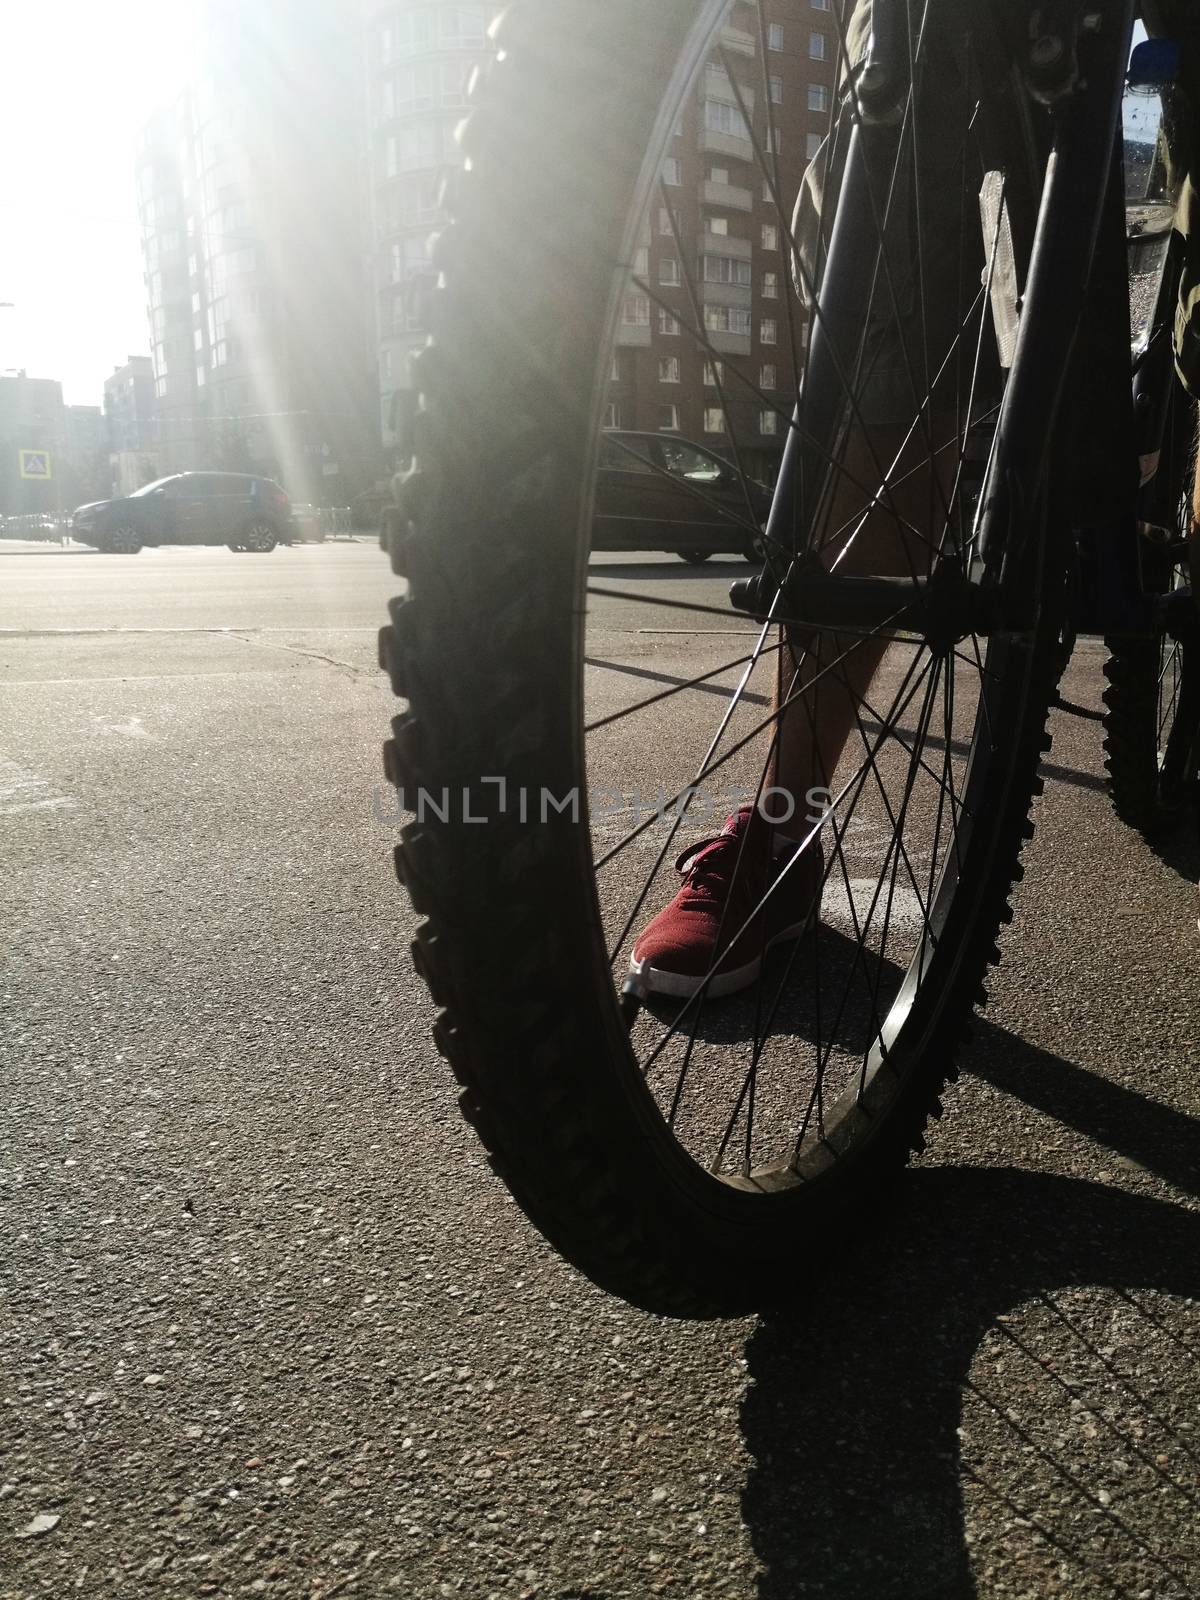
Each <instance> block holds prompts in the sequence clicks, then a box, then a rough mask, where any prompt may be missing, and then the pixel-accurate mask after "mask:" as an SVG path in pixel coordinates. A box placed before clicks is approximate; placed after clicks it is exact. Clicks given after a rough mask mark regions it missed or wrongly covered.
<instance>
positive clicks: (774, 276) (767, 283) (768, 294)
mask: <svg viewBox="0 0 1200 1600" xmlns="http://www.w3.org/2000/svg"><path fill="white" fill-rule="evenodd" d="M762 292H763V299H764V300H778V299H779V274H778V273H777V272H764V273H763V279H762Z"/></svg>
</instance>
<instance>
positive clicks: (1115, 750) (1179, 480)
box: [1104, 380, 1200, 842]
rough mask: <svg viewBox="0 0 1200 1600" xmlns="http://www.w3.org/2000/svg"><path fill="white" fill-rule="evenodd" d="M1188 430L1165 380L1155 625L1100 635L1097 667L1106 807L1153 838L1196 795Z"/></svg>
mask: <svg viewBox="0 0 1200 1600" xmlns="http://www.w3.org/2000/svg"><path fill="white" fill-rule="evenodd" d="M1195 431H1196V406H1195V402H1194V401H1192V400H1191V399H1190V398H1189V397H1188V396H1187V395H1186V394H1185V393H1184V391H1183V389H1182V388H1181V387H1180V386H1179V385H1178V384H1176V383H1174V381H1173V380H1172V394H1171V407H1170V412H1169V415H1168V422H1167V426H1166V428H1165V430H1164V433H1165V437H1164V445H1163V451H1162V457H1161V460H1160V463H1159V467H1158V472H1159V474H1160V475H1161V476H1162V480H1163V482H1164V483H1165V484H1166V485H1167V486H1168V488H1167V491H1166V493H1165V495H1164V497H1163V499H1164V503H1165V511H1166V514H1165V515H1164V516H1163V518H1162V520H1163V521H1164V522H1166V523H1167V524H1168V526H1165V527H1158V526H1153V527H1146V528H1145V529H1144V531H1143V540H1144V545H1143V551H1142V562H1141V572H1142V580H1143V585H1144V588H1145V592H1146V594H1147V596H1150V597H1153V599H1154V600H1155V602H1156V603H1157V604H1156V615H1155V617H1154V619H1153V620H1154V626H1153V627H1151V626H1147V628H1146V629H1145V630H1144V631H1141V632H1126V633H1122V634H1114V635H1111V636H1110V637H1109V638H1108V639H1106V641H1105V642H1106V644H1107V645H1108V648H1109V652H1110V654H1109V659H1108V661H1107V662H1106V664H1105V669H1104V670H1105V676H1106V678H1107V680H1108V682H1107V687H1106V689H1105V694H1104V703H1105V719H1104V724H1105V726H1104V731H1105V740H1104V750H1105V763H1106V766H1107V768H1108V778H1109V785H1110V789H1111V793H1112V801H1113V809H1114V810H1115V811H1116V813H1117V815H1118V816H1119V817H1120V818H1121V820H1122V822H1126V823H1128V824H1129V826H1130V827H1131V828H1136V829H1137V830H1138V832H1139V833H1142V834H1143V835H1144V836H1145V837H1146V838H1147V839H1148V840H1150V841H1151V842H1155V841H1157V840H1160V839H1161V838H1163V837H1164V836H1165V835H1166V834H1168V833H1169V832H1170V831H1171V829H1172V828H1173V827H1175V826H1176V825H1177V824H1178V823H1179V822H1180V821H1181V820H1182V818H1183V817H1184V816H1185V815H1186V810H1187V807H1188V805H1189V804H1190V803H1193V802H1194V801H1195V799H1196V798H1197V783H1198V768H1200V705H1198V704H1197V696H1196V691H1195V689H1194V688H1193V687H1192V684H1193V680H1194V674H1195V671H1196V663H1197V662H1200V637H1198V635H1200V618H1198V616H1197V612H1196V607H1195V603H1194V600H1193V598H1192V594H1191V589H1190V585H1189V582H1188V576H1189V574H1188V563H1187V551H1186V543H1187V539H1188V535H1189V533H1190V530H1191V524H1192V489H1193V484H1194V478H1195V465H1196V445H1195ZM1185 657H1186V660H1187V665H1188V669H1189V671H1188V677H1187V685H1188V689H1187V692H1186V693H1185V677H1184V665H1185ZM1193 658H1195V661H1194V660H1193Z"/></svg>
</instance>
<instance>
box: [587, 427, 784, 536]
mask: <svg viewBox="0 0 1200 1600" xmlns="http://www.w3.org/2000/svg"><path fill="white" fill-rule="evenodd" d="M747 502H749V505H747ZM770 510H771V491H770V489H768V488H767V487H766V485H765V484H762V483H758V482H756V481H755V480H754V479H753V478H743V477H742V475H741V474H740V473H739V472H738V470H737V468H736V467H734V466H732V465H731V464H730V463H729V462H728V461H723V460H722V459H721V457H720V456H718V455H714V454H713V452H712V451H711V450H706V449H705V448H704V447H703V446H702V445H698V444H692V443H691V442H690V440H687V439H680V438H678V437H677V436H676V435H675V434H669V433H626V432H621V431H617V430H608V431H606V432H605V433H604V434H603V435H602V437H601V440H600V462H599V469H598V471H597V473H596V509H595V514H594V518H593V522H592V549H593V550H673V551H675V552H676V554H677V555H680V556H682V557H683V559H684V560H685V561H693V562H699V561H707V560H708V558H709V557H710V556H712V555H716V554H729V553H732V552H736V553H738V554H740V555H744V556H745V558H746V560H747V561H754V562H758V561H761V560H762V542H761V537H760V536H756V535H753V534H751V533H750V531H749V529H748V528H747V526H746V524H747V522H748V521H750V518H751V514H752V515H753V520H754V522H755V524H756V525H757V526H758V528H759V530H760V531H761V530H762V529H763V528H765V526H766V522H767V517H768V515H769V514H770Z"/></svg>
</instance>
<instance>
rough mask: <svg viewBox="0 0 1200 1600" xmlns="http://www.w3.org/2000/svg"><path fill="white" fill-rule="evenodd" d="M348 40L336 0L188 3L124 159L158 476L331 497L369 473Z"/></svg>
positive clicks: (365, 320) (368, 346)
mask: <svg viewBox="0 0 1200 1600" xmlns="http://www.w3.org/2000/svg"><path fill="white" fill-rule="evenodd" d="M363 113H364V103H363V94H362V79H361V71H360V56H359V34H358V30H357V28H356V27H355V25H354V19H353V16H352V15H350V16H348V15H347V13H346V10H345V8H344V7H343V6H341V5H340V4H338V0H260V3H258V4H256V5H255V6H254V7H252V8H250V9H248V10H247V9H245V8H241V7H238V6H236V5H234V4H233V3H231V0H205V3H204V4H203V5H202V6H201V7H200V8H199V10H198V13H197V27H196V38H195V47H194V51H193V67H192V71H191V74H190V79H189V83H188V86H187V89H186V91H185V92H184V93H183V94H182V95H181V96H180V97H179V98H178V99H177V100H176V102H175V103H174V104H173V105H171V106H169V107H167V108H166V109H165V110H164V111H162V112H161V113H160V114H159V115H158V116H157V117H156V118H154V119H153V120H152V121H151V122H150V123H148V124H147V126H146V128H145V129H144V131H143V134H142V139H141V143H140V147H139V152H138V196H139V205H140V209H141V220H142V230H143V242H144V258H145V270H146V289H147V304H148V315H149V319H150V328H151V339H152V351H153V364H154V383H155V400H156V410H157V415H158V423H159V454H160V463H161V465H162V466H163V467H164V469H171V470H174V469H182V468H189V467H202V466H207V467H223V468H226V469H228V470H241V471H256V472H263V473H267V474H269V475H270V476H273V477H277V478H279V479H280V480H281V481H282V482H283V483H284V484H285V486H286V487H287V488H288V490H289V492H290V493H291V494H292V495H293V497H294V498H296V499H306V500H318V499H326V500H346V499H349V498H350V497H351V496H352V495H353V494H354V493H355V492H357V491H358V490H360V489H362V488H363V487H365V486H367V485H368V484H369V483H370V482H371V481H372V480H373V479H374V477H375V476H376V474H377V471H378V467H379V461H378V455H379V440H378V429H377V426H376V420H375V411H376V407H375V401H374V393H375V381H374V368H375V350H374V337H373V329H372V327H371V320H370V317H369V306H370V302H369V297H368V288H367V275H366V259H367V257H366V244H367V241H366V229H365V219H366V185H365V175H364V172H363V167H362V160H361V153H362V147H363V136H364V123H363Z"/></svg>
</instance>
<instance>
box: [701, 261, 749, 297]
mask: <svg viewBox="0 0 1200 1600" xmlns="http://www.w3.org/2000/svg"><path fill="white" fill-rule="evenodd" d="M700 275H701V277H702V278H703V279H704V281H705V283H733V284H738V285H740V286H741V287H742V288H747V289H748V288H749V287H750V282H751V274H750V263H749V262H748V261H740V260H739V259H738V258H737V257H736V256H713V255H705V256H702V257H701V258H700Z"/></svg>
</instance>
